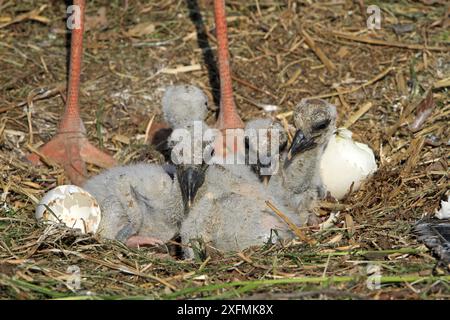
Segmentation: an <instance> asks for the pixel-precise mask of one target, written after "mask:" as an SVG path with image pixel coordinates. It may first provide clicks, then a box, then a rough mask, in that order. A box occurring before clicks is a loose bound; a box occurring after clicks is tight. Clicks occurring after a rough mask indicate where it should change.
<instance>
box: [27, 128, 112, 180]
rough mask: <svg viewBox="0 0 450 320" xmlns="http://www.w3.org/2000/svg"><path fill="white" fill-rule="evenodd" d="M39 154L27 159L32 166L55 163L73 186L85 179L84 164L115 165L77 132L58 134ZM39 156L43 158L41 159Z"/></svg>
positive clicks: (31, 155) (106, 155)
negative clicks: (49, 162)
mask: <svg viewBox="0 0 450 320" xmlns="http://www.w3.org/2000/svg"><path fill="white" fill-rule="evenodd" d="M39 154H40V155H38V154H34V153H33V154H30V155H28V156H27V159H28V160H29V161H30V162H31V163H32V164H34V165H41V164H42V161H44V162H45V161H46V160H48V161H53V162H56V163H57V164H59V165H61V166H62V167H63V168H64V171H65V172H66V174H67V176H68V177H69V179H70V181H71V182H72V183H73V184H75V185H81V184H83V182H84V181H85V180H86V178H87V171H86V162H87V163H92V164H94V165H97V166H99V167H102V168H109V167H113V166H115V165H116V164H117V162H116V160H115V159H114V158H113V157H111V156H110V155H108V154H106V153H104V152H103V151H100V150H99V149H97V148H96V147H95V146H93V145H92V144H91V143H90V142H89V141H88V139H87V138H86V136H85V135H84V134H82V133H79V132H70V133H69V132H63V133H58V134H57V135H56V136H55V137H53V139H52V140H50V141H49V142H48V143H46V144H45V145H44V146H42V147H41V148H40V149H39ZM41 156H42V157H45V158H44V159H41Z"/></svg>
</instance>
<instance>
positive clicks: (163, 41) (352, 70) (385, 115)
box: [0, 0, 450, 299]
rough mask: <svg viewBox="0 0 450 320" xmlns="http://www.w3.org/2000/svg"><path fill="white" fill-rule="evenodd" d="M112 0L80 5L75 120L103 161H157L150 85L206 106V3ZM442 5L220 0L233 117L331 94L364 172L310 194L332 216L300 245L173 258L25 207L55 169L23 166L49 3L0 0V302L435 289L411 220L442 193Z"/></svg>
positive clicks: (50, 91)
mask: <svg viewBox="0 0 450 320" xmlns="http://www.w3.org/2000/svg"><path fill="white" fill-rule="evenodd" d="M120 3H121V4H122V3H125V5H122V6H117V5H115V4H111V3H110V1H106V0H105V1H97V0H96V1H94V0H93V1H89V2H88V8H87V33H86V34H85V52H84V57H83V59H84V63H83V70H82V89H81V109H82V117H83V120H84V121H85V124H86V128H87V132H88V136H89V139H90V141H92V142H94V143H95V144H96V145H98V146H100V147H101V148H104V149H105V150H108V151H109V152H110V153H111V154H114V156H115V158H117V159H118V160H119V161H120V162H121V163H133V162H138V161H145V162H157V163H161V162H162V161H163V158H162V156H161V155H160V153H159V152H158V151H157V147H158V146H154V145H150V144H148V143H146V142H148V141H149V139H150V138H151V136H152V133H153V132H154V131H156V129H157V128H158V123H159V121H160V120H161V109H160V106H161V96H162V93H163V90H162V89H163V88H164V87H165V86H167V85H169V84H178V83H189V84H193V85H196V86H198V87H200V88H202V89H203V90H204V91H205V92H206V93H207V94H208V95H209V99H210V101H211V102H214V103H211V105H212V106H214V105H218V104H217V102H218V79H217V70H216V64H215V61H214V52H215V49H216V39H215V36H214V23H213V15H212V4H211V3H210V1H198V2H197V1H194V0H190V1H187V2H180V1H166V0H164V1H159V0H155V1H140V2H135V1H122V2H120ZM430 3H433V4H430ZM445 3H446V1H425V0H423V1H402V2H395V3H394V2H389V3H387V2H386V3H385V2H381V1H367V3H366V5H369V4H373V5H377V6H378V7H379V8H380V9H381V11H380V13H381V17H382V20H381V25H380V29H375V30H372V31H370V30H367V21H368V19H369V20H370V18H371V13H367V11H366V8H365V7H364V1H337V2H326V3H322V4H321V3H313V4H310V2H309V1H308V2H296V1H281V2H273V1H265V0H260V1H254V2H246V1H229V3H228V6H227V12H228V18H227V22H228V25H229V33H230V34H229V38H230V51H231V56H232V69H233V81H234V88H235V92H236V93H235V98H236V102H237V105H238V108H239V112H240V114H241V116H242V117H243V119H244V120H250V119H253V118H256V117H266V116H272V117H274V116H277V115H278V116H280V117H281V118H284V119H286V121H287V122H289V121H291V119H290V116H289V115H290V111H292V109H293V107H294V106H295V105H296V104H297V103H298V102H299V101H300V99H301V98H305V97H321V98H324V99H326V100H328V101H330V102H331V103H333V104H335V105H336V106H337V110H338V115H339V119H338V125H343V126H344V125H345V126H346V127H349V128H350V129H351V130H352V131H353V132H354V138H355V140H358V141H361V142H364V143H366V144H368V145H369V146H370V147H371V148H372V149H373V150H374V151H375V154H376V160H377V163H378V166H379V170H378V171H377V172H376V173H375V174H374V175H373V176H372V177H371V178H370V179H369V180H368V181H367V182H366V183H365V184H364V185H363V186H362V188H361V189H360V190H359V191H357V192H353V193H351V194H349V195H348V196H347V197H345V198H344V199H343V200H342V201H340V202H339V203H337V202H333V201H324V202H322V203H320V205H319V207H318V208H317V213H318V214H319V215H320V216H323V217H324V218H325V219H326V218H327V217H329V216H330V215H331V214H332V213H337V212H339V215H338V217H337V219H336V221H335V223H331V224H330V225H329V228H327V229H325V230H322V231H315V230H308V231H307V234H308V237H310V238H312V239H314V240H315V241H314V244H306V243H304V242H302V241H301V240H293V241H291V242H289V243H283V244H280V245H278V246H269V245H267V246H263V247H260V248H250V249H248V250H246V251H244V252H240V253H237V254H236V253H234V254H220V253H214V254H211V255H209V256H203V257H200V258H199V260H194V261H184V260H181V259H177V258H176V257H173V255H171V252H170V251H169V250H163V249H158V250H156V249H139V250H130V249H128V248H126V247H125V246H124V245H122V244H120V243H118V242H114V241H105V240H102V239H99V238H97V237H95V236H90V235H81V234H77V233H76V231H73V230H70V229H67V228H64V227H62V226H58V225H55V226H46V225H40V224H38V223H37V222H36V221H35V219H34V208H35V202H36V201H37V200H38V199H39V198H41V196H42V195H43V193H45V192H46V191H47V190H49V189H51V188H53V187H55V186H57V185H59V184H63V183H67V182H68V181H66V178H65V176H64V173H63V171H62V169H61V168H60V167H58V166H56V165H54V164H52V163H47V164H46V165H44V166H42V167H32V166H30V164H29V163H27V162H26V161H24V156H25V155H26V154H27V153H29V152H31V151H34V150H36V149H38V147H39V146H40V145H42V143H43V142H45V141H48V140H49V138H50V137H51V136H52V135H53V134H54V133H55V131H56V128H57V123H58V119H59V118H60V115H61V110H62V106H63V103H64V99H65V90H64V89H65V82H66V72H67V68H66V65H67V53H68V42H67V37H66V33H67V32H66V27H65V20H64V17H65V12H66V8H65V2H64V1H45V0H40V1H34V0H33V1H31V0H24V1H19V2H5V3H3V4H2V2H1V1H0V70H1V71H2V72H1V73H0V172H1V179H0V187H1V194H0V234H1V237H0V298H18V299H41V298H71V299H73V298H78V299H83V298H86V299H89V298H91V297H104V298H131V297H142V298H150V299H153V298H155V299H162V298H164V299H176V298H203V297H209V298H230V299H231V298H260V299H265V298H280V299H292V298H352V299H357V298H372V299H418V298H435V299H441V298H447V299H448V298H450V294H449V290H448V288H449V280H450V277H449V276H448V275H445V274H441V273H444V270H441V269H439V268H437V269H434V272H433V268H434V266H435V260H434V258H433V257H432V256H431V253H430V252H429V251H428V250H427V249H426V247H424V245H422V244H421V243H420V242H418V240H417V239H416V237H415V236H414V235H413V234H412V233H411V230H412V228H413V226H414V223H415V222H416V221H417V220H418V219H420V218H421V217H422V216H424V215H426V214H432V213H433V212H434V211H435V210H436V209H437V208H438V207H439V200H440V198H441V196H442V195H443V194H444V193H445V192H446V190H447V189H448V159H447V156H448V143H449V142H448V141H449V140H448V139H449V127H448V122H449V111H450V109H449V100H448V97H449V94H448V86H449V81H450V80H449V76H450V63H449V61H450V53H449V50H450V46H449V31H448V30H449V29H448V26H449V24H450V21H449V18H448V15H449V11H448V10H449V7H448V4H447V6H446V5H445ZM269 109H270V110H275V111H271V112H268V110H269ZM215 112H216V110H215V109H214V108H213V109H211V110H210V111H209V116H208V122H209V123H210V124H212V123H214V121H215ZM422 120H423V121H422ZM88 169H89V173H90V175H94V174H96V173H98V172H99V171H100V169H99V168H96V167H93V166H90V167H88Z"/></svg>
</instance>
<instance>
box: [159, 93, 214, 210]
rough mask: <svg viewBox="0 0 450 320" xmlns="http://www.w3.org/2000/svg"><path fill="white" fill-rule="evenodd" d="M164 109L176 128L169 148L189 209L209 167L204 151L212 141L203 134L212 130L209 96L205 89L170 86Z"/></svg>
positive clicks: (165, 117) (168, 119) (170, 123)
mask: <svg viewBox="0 0 450 320" xmlns="http://www.w3.org/2000/svg"><path fill="white" fill-rule="evenodd" d="M162 111H163V116H164V119H165V120H166V121H167V122H168V123H169V125H170V126H171V127H172V129H173V130H174V131H173V132H172V134H171V135H170V137H169V138H168V147H169V149H171V161H172V162H173V163H174V164H175V166H176V171H177V178H178V181H179V183H180V188H181V193H182V197H183V202H184V205H185V209H186V211H188V210H189V207H190V206H191V204H192V201H193V199H194V197H195V195H196V193H197V190H198V188H199V187H200V186H201V185H202V184H203V181H204V178H205V170H206V169H207V165H206V164H205V162H204V161H203V152H204V150H205V148H206V147H207V146H208V145H209V141H205V140H204V139H203V134H204V132H205V131H206V130H207V129H208V126H207V125H206V124H205V123H204V120H205V118H206V115H207V112H208V98H207V97H206V95H205V94H204V93H203V91H202V90H200V89H199V88H197V87H195V86H192V85H177V86H169V87H168V88H167V89H166V92H165V93H164V96H163V98H162ZM183 152H184V153H183Z"/></svg>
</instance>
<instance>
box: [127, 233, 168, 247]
mask: <svg viewBox="0 0 450 320" xmlns="http://www.w3.org/2000/svg"><path fill="white" fill-rule="evenodd" d="M163 244H164V241H162V240H160V239H158V238H152V237H144V236H132V237H130V238H129V239H128V240H127V243H126V245H127V247H129V248H139V247H148V246H160V245H163Z"/></svg>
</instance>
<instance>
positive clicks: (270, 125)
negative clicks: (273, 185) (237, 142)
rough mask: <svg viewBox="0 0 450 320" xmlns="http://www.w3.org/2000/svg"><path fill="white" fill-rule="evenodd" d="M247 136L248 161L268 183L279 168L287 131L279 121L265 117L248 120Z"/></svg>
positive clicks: (286, 140)
mask: <svg viewBox="0 0 450 320" xmlns="http://www.w3.org/2000/svg"><path fill="white" fill-rule="evenodd" d="M275 135H276V136H275ZM245 136H246V152H247V154H246V156H247V158H246V163H247V164H249V165H250V167H251V168H252V170H253V171H254V172H255V173H256V174H257V175H258V176H259V177H260V179H261V180H262V181H264V182H265V183H267V182H268V180H269V178H270V176H272V175H273V174H274V173H276V172H277V171H278V169H279V166H278V164H279V157H280V152H282V151H283V150H284V149H285V148H286V145H287V142H288V139H287V133H286V131H285V130H284V128H283V126H282V125H281V123H279V122H278V121H275V120H272V119H269V118H264V119H254V120H251V121H249V122H247V124H246V125H245ZM272 144H274V145H273V146H272ZM272 149H273V150H272Z"/></svg>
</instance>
